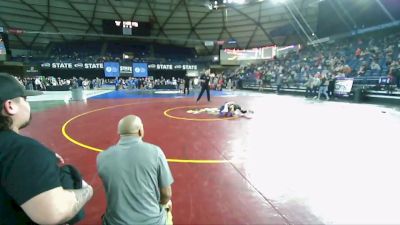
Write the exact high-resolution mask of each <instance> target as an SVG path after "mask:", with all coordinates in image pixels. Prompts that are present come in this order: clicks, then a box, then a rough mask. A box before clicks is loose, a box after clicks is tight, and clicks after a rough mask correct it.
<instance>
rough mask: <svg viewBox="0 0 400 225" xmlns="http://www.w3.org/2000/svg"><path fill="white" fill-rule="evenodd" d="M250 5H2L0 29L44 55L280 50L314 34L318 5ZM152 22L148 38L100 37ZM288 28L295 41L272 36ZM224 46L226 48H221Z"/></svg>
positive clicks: (202, 1) (40, 1)
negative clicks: (82, 48) (99, 50)
mask: <svg viewBox="0 0 400 225" xmlns="http://www.w3.org/2000/svg"><path fill="white" fill-rule="evenodd" d="M282 1H283V0H264V1H262V0H253V1H252V2H251V3H249V4H245V5H240V4H229V5H228V4H226V5H225V6H224V7H220V8H219V9H210V7H209V6H210V5H209V4H210V1H208V0H70V1H64V0H62V1H61V0H29V1H28V0H1V1H0V26H3V27H4V29H6V30H7V29H9V28H16V29H21V30H23V33H22V34H17V35H15V34H11V33H18V31H19V30H14V31H13V32H11V33H10V35H9V39H10V46H11V48H23V49H44V48H45V47H46V46H47V45H48V44H49V43H50V42H62V41H70V40H77V39H85V40H98V39H102V38H104V39H116V38H131V39H136V40H143V41H156V42H159V43H169V44H174V45H180V46H190V47H196V49H197V50H198V51H203V52H208V53H211V52H213V51H215V49H217V47H216V45H214V46H208V45H207V44H205V41H214V42H215V41H217V40H224V41H227V40H229V39H234V40H236V41H237V45H236V46H235V47H238V48H251V47H259V46H265V45H271V44H277V45H283V44H288V43H290V42H293V41H294V40H295V39H299V38H300V39H302V40H303V41H306V40H307V38H306V35H305V33H308V34H309V35H310V34H311V33H312V30H315V28H316V24H317V17H318V2H319V1H320V0H285V1H284V2H285V3H282ZM103 19H112V20H128V21H129V20H132V21H146V22H147V21H152V23H153V27H152V31H151V36H150V37H146V38H142V37H125V36H124V37H116V36H107V35H103V33H102V20H103ZM285 27H286V28H288V27H290V28H291V29H293V30H294V31H296V32H294V33H293V35H280V34H279V32H278V35H276V34H273V33H276V31H277V30H278V31H279V30H280V29H281V30H282V29H283V28H285ZM225 43H226V42H225Z"/></svg>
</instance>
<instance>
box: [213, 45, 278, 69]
mask: <svg viewBox="0 0 400 225" xmlns="http://www.w3.org/2000/svg"><path fill="white" fill-rule="evenodd" d="M275 55H276V47H275V46H271V47H264V48H253V49H224V50H221V51H220V61H221V64H222V65H240V64H241V62H243V61H252V60H265V59H272V58H274V56H275Z"/></svg>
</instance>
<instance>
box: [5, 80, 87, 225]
mask: <svg viewBox="0 0 400 225" xmlns="http://www.w3.org/2000/svg"><path fill="white" fill-rule="evenodd" d="M27 95H28V93H26V91H25V89H24V88H23V87H22V85H21V84H20V83H19V82H18V81H17V80H16V79H15V78H14V77H12V76H10V75H8V74H0V104H1V112H0V224H1V225H8V224H9V225H14V224H62V223H65V222H67V221H69V220H70V219H71V218H73V217H74V216H75V214H77V213H78V212H79V210H80V209H81V208H82V207H83V205H84V204H85V203H86V202H87V201H88V200H89V199H90V198H91V197H92V195H93V189H92V187H91V186H90V185H88V184H87V183H86V182H84V181H82V186H83V187H82V188H81V189H75V190H66V189H64V188H62V186H61V180H60V168H59V167H58V162H59V160H62V158H61V157H60V156H58V155H57V154H55V153H54V152H52V151H51V150H49V149H48V148H46V147H45V146H43V145H42V144H40V143H39V142H37V141H35V140H33V139H31V138H28V137H25V136H22V135H20V134H19V131H20V129H22V128H24V127H26V126H28V124H29V122H30V119H31V112H30V105H29V103H28V102H27V101H26V96H27Z"/></svg>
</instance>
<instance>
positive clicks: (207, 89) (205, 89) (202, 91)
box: [197, 85, 210, 101]
mask: <svg viewBox="0 0 400 225" xmlns="http://www.w3.org/2000/svg"><path fill="white" fill-rule="evenodd" d="M204 91H207V100H208V101H210V86H208V85H203V86H201V91H200V94H199V97H197V101H199V100H200V98H201V96H202V95H203V93H204Z"/></svg>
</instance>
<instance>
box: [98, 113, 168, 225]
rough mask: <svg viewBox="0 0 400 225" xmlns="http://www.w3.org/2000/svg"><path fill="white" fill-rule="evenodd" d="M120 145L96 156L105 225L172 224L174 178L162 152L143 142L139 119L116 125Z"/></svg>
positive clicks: (134, 118) (132, 117)
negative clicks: (103, 202)
mask: <svg viewBox="0 0 400 225" xmlns="http://www.w3.org/2000/svg"><path fill="white" fill-rule="evenodd" d="M118 133H119V135H120V139H119V142H118V143H117V144H116V145H114V146H111V147H110V148H108V149H107V150H106V151H104V152H101V153H100V154H99V155H98V156H97V170H98V173H99V175H100V178H101V180H102V181H103V184H104V188H105V191H106V197H107V209H106V212H105V214H104V217H103V224H104V225H107V224H108V225H127V224H154V225H163V224H172V214H171V206H172V204H171V201H170V199H171V195H172V191H171V184H172V183H173V181H174V180H173V178H172V175H171V171H170V169H169V167H168V163H167V160H166V158H165V155H164V153H163V151H162V150H161V149H160V148H159V147H158V146H156V145H152V144H149V143H146V142H144V141H143V140H142V138H143V136H144V129H143V124H142V121H141V119H140V118H139V117H137V116H134V115H129V116H126V117H124V118H122V119H121V120H120V121H119V124H118Z"/></svg>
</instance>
